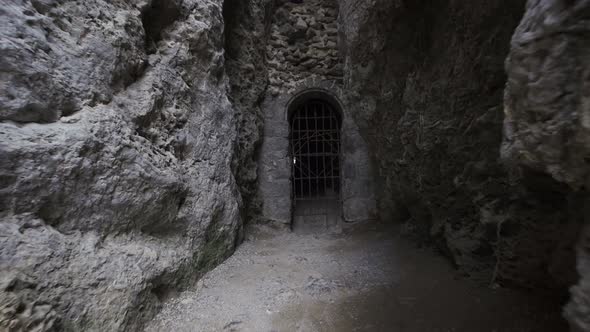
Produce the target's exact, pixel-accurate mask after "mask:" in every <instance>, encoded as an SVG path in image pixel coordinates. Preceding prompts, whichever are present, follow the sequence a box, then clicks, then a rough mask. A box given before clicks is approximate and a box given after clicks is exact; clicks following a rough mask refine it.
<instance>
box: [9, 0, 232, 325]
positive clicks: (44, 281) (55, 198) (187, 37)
mask: <svg viewBox="0 0 590 332" xmlns="http://www.w3.org/2000/svg"><path fill="white" fill-rule="evenodd" d="M156 12H157V15H156V14H155V13H156ZM0 26H1V29H0V34H2V36H1V38H0V40H1V42H0V53H2V55H3V56H2V59H1V60H0V72H1V77H2V83H1V86H2V93H1V94H0V119H1V120H3V121H2V122H0V179H1V181H0V186H1V187H0V211H1V212H0V234H1V235H0V275H1V276H2V278H1V279H2V280H1V282H0V287H1V289H0V326H1V327H0V329H5V328H12V329H18V328H24V329H32V328H34V327H35V328H38V330H41V331H43V330H51V329H52V328H53V329H56V330H75V331H80V330H84V331H123V330H126V331H128V330H135V329H139V328H140V327H141V326H142V324H143V323H144V322H145V321H146V320H147V319H149V318H150V317H151V316H152V315H153V314H154V313H155V312H156V311H157V310H158V307H159V305H160V303H161V301H162V300H164V299H165V298H166V297H167V296H168V295H169V294H172V293H173V292H174V291H175V290H176V289H178V288H182V287H184V286H186V285H187V284H189V283H190V282H191V281H192V280H195V279H197V278H198V277H199V276H200V275H201V274H202V273H203V272H204V271H206V270H207V269H208V268H210V267H211V266H213V265H214V264H216V262H219V261H220V260H222V259H223V258H225V257H226V256H227V255H228V254H230V253H231V252H232V250H233V249H234V247H235V245H236V243H237V242H238V241H239V237H240V233H241V232H240V230H241V219H240V213H239V207H240V194H239V191H238V187H237V186H236V182H235V180H234V175H233V173H232V167H231V165H232V160H233V159H234V152H235V150H236V147H235V144H236V139H237V133H238V118H239V117H238V115H237V113H236V110H235V109H234V108H233V107H232V105H231V104H230V102H229V100H228V98H227V96H226V95H227V91H228V84H227V79H226V76H225V75H224V67H223V63H224V49H223V47H224V45H223V18H222V1H200V0H199V1H197V0H191V1H170V2H169V1H167V2H163V1H159V0H154V1H140V2H137V1H118V2H108V1H100V0H96V1H82V2H65V1H38V0H35V1H30V2H29V1H17V2H11V4H9V5H3V6H2V8H1V9H0Z"/></svg>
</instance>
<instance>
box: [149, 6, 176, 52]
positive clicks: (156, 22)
mask: <svg viewBox="0 0 590 332" xmlns="http://www.w3.org/2000/svg"><path fill="white" fill-rule="evenodd" d="M179 17H180V9H179V7H178V4H177V3H176V1H175V0H152V1H151V3H150V4H149V6H148V7H146V8H145V9H144V10H143V12H142V14H141V22H142V23H143V28H144V30H145V48H146V53H148V54H152V53H155V52H156V50H157V44H158V42H159V41H160V40H161V39H162V32H163V31H164V30H165V29H166V28H167V27H168V26H170V25H171V24H172V23H174V21H176V20H177V19H178V18H179Z"/></svg>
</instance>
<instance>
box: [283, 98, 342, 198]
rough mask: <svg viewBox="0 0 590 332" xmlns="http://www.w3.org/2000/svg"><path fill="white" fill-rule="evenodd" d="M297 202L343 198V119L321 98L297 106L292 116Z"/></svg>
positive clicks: (292, 147) (292, 152)
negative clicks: (341, 121) (341, 193)
mask: <svg viewBox="0 0 590 332" xmlns="http://www.w3.org/2000/svg"><path fill="white" fill-rule="evenodd" d="M291 158H292V160H291V162H292V179H293V181H292V185H293V199H294V203H295V204H297V202H298V201H305V200H308V201H309V200H339V198H340V119H339V115H338V113H337V112H336V110H335V109H334V108H333V107H332V106H331V105H330V104H328V103H327V102H324V101H322V100H319V99H313V100H310V101H307V102H306V103H304V104H303V105H301V106H300V107H298V108H297V109H296V110H295V112H294V113H293V115H292V118H291Z"/></svg>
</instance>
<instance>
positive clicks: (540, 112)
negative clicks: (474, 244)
mask: <svg viewBox="0 0 590 332" xmlns="http://www.w3.org/2000/svg"><path fill="white" fill-rule="evenodd" d="M506 69H507V72H508V84H507V86H506V95H505V105H504V112H505V114H506V118H505V120H504V144H503V150H502V152H503V157H504V159H505V160H506V161H507V163H509V164H510V165H512V166H515V167H517V168H519V169H520V170H521V171H523V172H536V173H540V174H544V176H545V177H547V178H551V181H554V182H557V183H562V184H564V186H565V187H566V188H564V189H562V194H561V195H562V196H563V197H568V198H569V200H570V202H571V203H570V204H571V207H570V210H571V212H570V220H569V223H573V224H577V225H582V224H585V225H586V226H585V227H586V230H585V231H580V232H579V233H578V234H577V235H579V239H578V241H579V243H578V248H577V254H578V257H577V258H578V261H577V268H578V274H579V278H580V280H579V282H578V284H577V285H576V286H574V287H572V288H571V290H570V292H571V299H570V303H569V304H568V305H567V307H566V311H565V312H566V317H567V318H568V320H569V322H570V324H571V329H572V331H575V332H579V331H590V227H588V224H589V223H590V210H589V208H590V204H589V203H590V200H589V196H588V193H587V190H588V188H589V185H590V1H587V0H581V1H546V0H545V1H542V0H534V1H533V0H530V1H528V3H527V8H526V14H525V15H524V18H523V20H522V22H521V23H520V25H519V27H518V28H517V29H516V32H515V33H514V36H513V38H512V43H511V50H510V56H509V57H508V60H507V62H506ZM572 197H573V198H572Z"/></svg>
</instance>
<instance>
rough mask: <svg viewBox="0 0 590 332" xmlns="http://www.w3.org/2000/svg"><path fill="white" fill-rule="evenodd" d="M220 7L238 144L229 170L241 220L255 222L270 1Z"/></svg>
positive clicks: (229, 0) (235, 0)
mask: <svg viewBox="0 0 590 332" xmlns="http://www.w3.org/2000/svg"><path fill="white" fill-rule="evenodd" d="M223 6H224V7H223V11H224V22H225V50H226V61H225V70H226V73H227V75H228V77H229V82H230V87H231V89H230V94H229V97H230V98H231V101H232V104H233V106H234V107H235V108H236V110H237V116H238V144H236V151H235V157H234V160H233V162H232V168H233V170H234V174H236V181H237V184H238V186H239V189H240V192H241V194H242V199H243V204H244V208H243V211H244V216H245V217H246V219H247V220H248V221H256V220H258V219H259V216H260V210H261V206H260V205H261V203H260V199H259V197H258V193H257V180H258V176H257V171H258V164H257V163H256V160H255V158H256V152H257V151H258V148H259V146H260V140H261V133H262V129H263V116H262V111H261V109H260V104H261V101H262V99H263V98H264V94H265V93H266V87H267V85H268V73H267V66H266V61H265V52H266V47H265V46H266V40H267V33H266V30H267V23H268V22H270V20H271V18H270V13H271V12H272V10H271V8H272V3H271V1H269V0H250V1H242V0H226V1H224V5H223Z"/></svg>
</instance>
